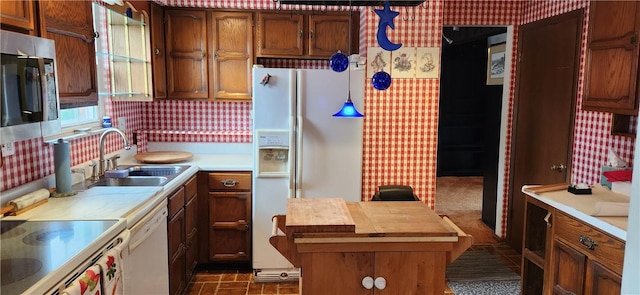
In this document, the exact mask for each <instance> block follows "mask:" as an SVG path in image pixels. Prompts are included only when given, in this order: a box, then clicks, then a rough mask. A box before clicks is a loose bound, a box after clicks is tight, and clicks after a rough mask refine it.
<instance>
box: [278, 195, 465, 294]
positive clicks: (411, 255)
mask: <svg viewBox="0 0 640 295" xmlns="http://www.w3.org/2000/svg"><path fill="white" fill-rule="evenodd" d="M278 228H279V229H280V230H281V231H282V232H284V233H285V235H284V236H283V235H277V229H278ZM273 231H274V235H273V236H272V237H271V240H270V242H271V244H272V245H273V246H274V247H275V248H276V249H278V251H279V252H280V253H282V254H283V255H284V256H285V257H286V258H287V259H288V260H289V261H290V262H291V263H292V264H293V265H294V266H296V267H300V268H301V278H300V290H301V294H303V295H315V294H438V295H440V294H443V293H444V289H445V268H446V266H447V264H449V263H451V262H452V261H453V260H455V259H456V258H457V257H458V256H459V255H460V254H462V252H464V251H465V250H466V249H467V248H468V247H470V246H471V244H472V241H473V239H472V237H471V236H469V235H466V234H465V233H464V232H462V231H461V230H460V229H459V228H457V227H456V226H455V225H454V224H453V223H451V222H450V221H448V219H443V218H440V216H438V215H437V214H436V213H435V212H433V211H432V210H431V209H430V208H429V207H428V206H426V205H425V204H424V203H422V202H419V201H415V202H413V201H410V202H355V203H346V202H345V201H344V200H343V199H340V198H326V199H290V200H289V201H288V204H287V214H286V215H280V216H276V217H275V218H274V230H273Z"/></svg>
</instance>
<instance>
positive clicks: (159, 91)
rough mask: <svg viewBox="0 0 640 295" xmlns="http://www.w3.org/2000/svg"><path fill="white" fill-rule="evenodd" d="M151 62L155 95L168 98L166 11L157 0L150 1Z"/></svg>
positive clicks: (159, 97)
mask: <svg viewBox="0 0 640 295" xmlns="http://www.w3.org/2000/svg"><path fill="white" fill-rule="evenodd" d="M150 5H151V7H150V10H151V12H150V15H149V23H150V24H149V25H150V27H151V64H152V66H153V68H152V70H153V97H154V98H158V99H163V98H167V62H166V49H165V38H164V11H163V9H162V7H161V6H160V5H158V4H156V3H155V2H151V3H150Z"/></svg>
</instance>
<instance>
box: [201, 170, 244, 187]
mask: <svg viewBox="0 0 640 295" xmlns="http://www.w3.org/2000/svg"><path fill="white" fill-rule="evenodd" d="M209 189H210V190H219V191H241V190H251V173H250V172H245V173H226V172H225V173H218V172H211V173H209Z"/></svg>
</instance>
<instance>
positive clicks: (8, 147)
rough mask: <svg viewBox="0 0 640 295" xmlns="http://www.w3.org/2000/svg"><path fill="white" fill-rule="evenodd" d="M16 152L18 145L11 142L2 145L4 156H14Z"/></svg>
mask: <svg viewBox="0 0 640 295" xmlns="http://www.w3.org/2000/svg"><path fill="white" fill-rule="evenodd" d="M15 154H16V147H15V146H14V145H13V142H11V143H5V144H3V145H2V156H3V157H6V156H13V155H15Z"/></svg>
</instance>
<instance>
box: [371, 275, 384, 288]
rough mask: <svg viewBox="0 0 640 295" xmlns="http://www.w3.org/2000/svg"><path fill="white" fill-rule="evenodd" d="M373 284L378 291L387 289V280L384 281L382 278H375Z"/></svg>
mask: <svg viewBox="0 0 640 295" xmlns="http://www.w3.org/2000/svg"><path fill="white" fill-rule="evenodd" d="M373 284H374V285H375V286H376V288H378V289H379V290H384V288H386V287H387V280H385V279H384V278H383V277H377V278H376V280H375V281H374V282H373Z"/></svg>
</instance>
